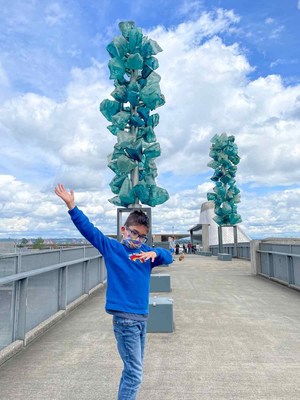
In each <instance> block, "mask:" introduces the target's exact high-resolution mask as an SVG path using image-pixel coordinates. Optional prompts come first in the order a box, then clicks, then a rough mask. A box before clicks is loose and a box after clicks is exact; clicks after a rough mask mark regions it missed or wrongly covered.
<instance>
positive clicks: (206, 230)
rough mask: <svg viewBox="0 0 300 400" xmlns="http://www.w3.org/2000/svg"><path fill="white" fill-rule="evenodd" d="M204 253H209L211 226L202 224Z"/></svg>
mask: <svg viewBox="0 0 300 400" xmlns="http://www.w3.org/2000/svg"><path fill="white" fill-rule="evenodd" d="M202 251H209V224H202Z"/></svg>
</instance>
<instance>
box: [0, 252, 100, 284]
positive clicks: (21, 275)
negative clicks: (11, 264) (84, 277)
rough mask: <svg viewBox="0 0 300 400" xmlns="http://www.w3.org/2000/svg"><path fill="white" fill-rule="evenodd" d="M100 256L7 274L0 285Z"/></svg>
mask: <svg viewBox="0 0 300 400" xmlns="http://www.w3.org/2000/svg"><path fill="white" fill-rule="evenodd" d="M101 257H102V255H101V254H99V255H97V256H92V257H84V258H78V259H77V260H73V261H66V262H63V263H60V264H53V265H50V266H48V267H43V268H38V269H34V270H30V271H27V272H20V273H18V274H13V275H8V276H5V277H4V278H0V285H6V284H8V283H11V282H16V281H19V280H22V279H26V278H31V277H32V276H36V275H41V274H44V273H46V272H51V271H55V270H57V269H60V268H63V267H69V266H70V265H74V264H79V263H82V262H86V261H89V260H94V259H96V258H101Z"/></svg>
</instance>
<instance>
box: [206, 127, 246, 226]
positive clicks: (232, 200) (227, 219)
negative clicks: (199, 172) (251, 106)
mask: <svg viewBox="0 0 300 400" xmlns="http://www.w3.org/2000/svg"><path fill="white" fill-rule="evenodd" d="M234 141H235V137H234V136H227V134H226V133H222V135H215V136H214V137H213V138H212V139H211V143H212V145H211V148H210V152H209V155H210V157H211V158H212V160H211V161H210V162H209V163H208V164H207V166H208V167H210V168H213V169H214V173H213V176H212V177H211V178H210V179H211V180H212V181H213V182H215V187H214V188H213V192H212V193H207V199H208V200H212V201H213V202H214V204H215V214H216V216H215V217H214V218H213V219H214V220H215V222H216V223H217V224H218V225H220V226H225V225H230V226H232V225H236V224H238V223H239V222H242V218H241V216H240V215H239V214H238V213H237V206H236V203H239V202H240V190H239V189H238V188H237V186H236V181H235V179H234V178H235V175H236V171H237V164H238V163H239V162H240V157H239V155H238V147H237V145H236V144H235V143H234Z"/></svg>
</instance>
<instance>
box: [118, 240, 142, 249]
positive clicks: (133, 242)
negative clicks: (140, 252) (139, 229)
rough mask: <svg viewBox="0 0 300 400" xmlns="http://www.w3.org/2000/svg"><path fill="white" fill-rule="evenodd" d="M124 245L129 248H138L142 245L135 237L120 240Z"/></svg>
mask: <svg viewBox="0 0 300 400" xmlns="http://www.w3.org/2000/svg"><path fill="white" fill-rule="evenodd" d="M121 243H122V244H124V246H126V247H129V248H130V249H139V248H141V247H142V242H140V241H139V240H137V239H124V238H123V239H122V241H121Z"/></svg>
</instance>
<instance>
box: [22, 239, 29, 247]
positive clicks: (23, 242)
mask: <svg viewBox="0 0 300 400" xmlns="http://www.w3.org/2000/svg"><path fill="white" fill-rule="evenodd" d="M27 244H28V240H27V239H25V238H23V239H22V240H21V243H20V247H26V246H27Z"/></svg>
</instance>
